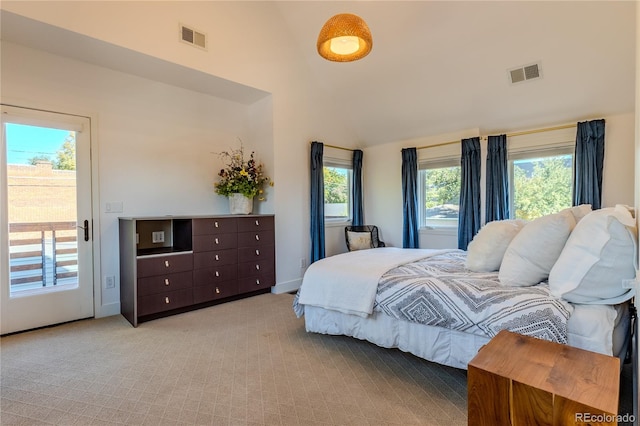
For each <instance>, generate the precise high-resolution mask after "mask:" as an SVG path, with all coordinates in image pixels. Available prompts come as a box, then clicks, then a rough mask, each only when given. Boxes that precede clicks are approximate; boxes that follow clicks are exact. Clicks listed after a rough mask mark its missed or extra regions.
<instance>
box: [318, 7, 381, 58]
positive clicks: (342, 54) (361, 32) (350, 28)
mask: <svg viewBox="0 0 640 426" xmlns="http://www.w3.org/2000/svg"><path fill="white" fill-rule="evenodd" d="M317 47H318V53H319V54H320V56H322V57H323V58H325V59H327V60H329V61H335V62H351V61H357V60H358V59H362V58H364V57H365V56H367V55H368V54H369V52H371V47H373V39H372V38H371V31H370V30H369V27H368V26H367V23H366V22H364V20H363V19H362V18H361V17H359V16H357V15H353V14H351V13H341V14H339V15H335V16H333V17H332V18H330V19H329V20H328V21H327V22H326V23H325V24H324V26H323V27H322V29H321V30H320V34H319V35H318V44H317Z"/></svg>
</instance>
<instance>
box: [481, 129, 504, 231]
mask: <svg viewBox="0 0 640 426" xmlns="http://www.w3.org/2000/svg"><path fill="white" fill-rule="evenodd" d="M485 203H486V211H485V213H486V214H485V222H491V221H492V220H503V219H508V218H509V168H508V163H507V135H500V136H489V138H488V142H487V193H486V197H485Z"/></svg>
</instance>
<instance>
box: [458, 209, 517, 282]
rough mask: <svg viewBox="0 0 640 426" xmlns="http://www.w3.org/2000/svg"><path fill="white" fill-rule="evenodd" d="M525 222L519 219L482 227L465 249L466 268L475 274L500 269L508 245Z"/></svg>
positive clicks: (500, 221) (496, 222) (492, 223)
mask: <svg viewBox="0 0 640 426" xmlns="http://www.w3.org/2000/svg"><path fill="white" fill-rule="evenodd" d="M526 223H527V222H526V221H524V220H520V219H514V220H494V221H493V222H489V223H487V224H486V225H484V226H483V227H482V228H481V229H480V231H478V233H477V234H476V235H475V236H474V237H473V240H471V242H470V243H469V246H468V247H467V260H466V267H467V268H468V269H471V270H472V271H475V272H493V271H497V270H498V269H500V264H501V263H502V257H503V256H504V252H505V251H506V250H507V247H508V246H509V243H510V242H511V240H513V237H515V236H516V234H517V233H518V232H520V230H521V229H522V227H524V225H525V224H526Z"/></svg>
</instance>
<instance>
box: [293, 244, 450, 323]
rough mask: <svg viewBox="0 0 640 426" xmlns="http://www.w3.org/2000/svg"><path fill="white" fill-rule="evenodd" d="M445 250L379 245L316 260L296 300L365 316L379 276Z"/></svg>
mask: <svg viewBox="0 0 640 426" xmlns="http://www.w3.org/2000/svg"><path fill="white" fill-rule="evenodd" d="M448 251H451V250H429V249H403V248H398V247H380V248H376V249H371V250H359V251H352V252H348V253H342V254H338V255H336V256H331V257H328V258H325V259H321V260H318V261H317V262H314V263H313V264H311V266H309V268H308V269H307V271H306V273H305V274H304V278H303V280H302V285H301V287H300V293H299V299H298V303H299V304H301V305H311V306H317V307H320V308H324V309H330V310H334V311H338V312H342V313H345V314H352V315H358V316H361V317H366V316H368V315H371V313H372V312H373V305H374V303H375V299H376V291H377V288H378V282H379V281H380V278H381V277H382V275H384V274H385V273H386V272H387V271H389V270H390V269H393V268H395V267H397V266H400V265H404V264H406V263H410V262H414V261H416V260H419V259H424V258H426V257H429V256H433V255H436V254H439V253H445V252H448Z"/></svg>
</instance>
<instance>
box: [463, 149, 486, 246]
mask: <svg viewBox="0 0 640 426" xmlns="http://www.w3.org/2000/svg"><path fill="white" fill-rule="evenodd" d="M461 145H462V156H461V158H460V166H461V170H460V218H459V222H458V248H459V249H462V250H466V249H467V246H468V245H469V243H470V242H471V240H472V239H473V236H474V235H476V232H478V230H479V229H480V167H481V163H480V138H478V137H475V138H469V139H462V144H461Z"/></svg>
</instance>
